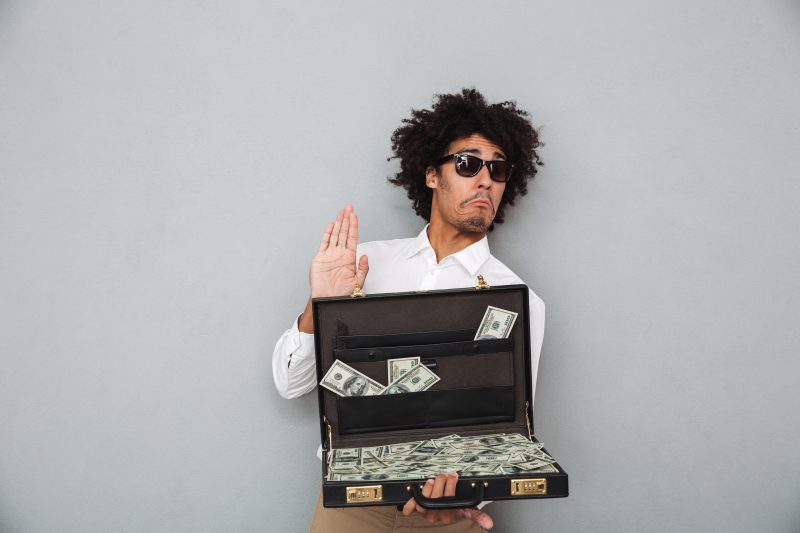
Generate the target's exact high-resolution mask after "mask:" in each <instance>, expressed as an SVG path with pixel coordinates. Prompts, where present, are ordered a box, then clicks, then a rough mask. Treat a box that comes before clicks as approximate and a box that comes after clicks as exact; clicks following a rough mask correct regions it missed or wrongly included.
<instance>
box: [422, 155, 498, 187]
mask: <svg viewBox="0 0 800 533" xmlns="http://www.w3.org/2000/svg"><path fill="white" fill-rule="evenodd" d="M449 159H453V160H454V161H455V163H456V172H457V173H458V175H459V176H463V177H465V178H471V177H473V176H475V175H477V174H478V172H480V171H481V169H482V168H483V167H484V166H486V168H488V169H489V177H490V178H492V180H493V181H496V182H499V183H503V182H505V181H506V180H508V178H509V176H511V172H512V171H513V170H514V165H512V164H511V163H509V162H508V161H504V160H502V159H495V160H494V161H484V160H483V159H481V158H480V157H476V156H474V155H469V154H462V153H455V154H450V155H445V156H442V157H440V158H439V159H437V160H436V161H435V164H436V166H439V165H441V164H442V163H444V162H446V161H447V160H449Z"/></svg>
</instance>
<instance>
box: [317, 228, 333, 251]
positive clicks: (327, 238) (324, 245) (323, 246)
mask: <svg viewBox="0 0 800 533" xmlns="http://www.w3.org/2000/svg"><path fill="white" fill-rule="evenodd" d="M332 231H333V222H328V225H327V226H325V232H324V233H323V234H322V240H321V241H320V242H319V250H318V251H320V252H324V251H325V250H327V249H328V243H330V242H331V232H332Z"/></svg>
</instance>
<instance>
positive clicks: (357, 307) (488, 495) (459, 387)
mask: <svg viewBox="0 0 800 533" xmlns="http://www.w3.org/2000/svg"><path fill="white" fill-rule="evenodd" d="M354 296H360V295H358V294H356V293H354ZM528 298H529V292H528V288H527V287H526V286H525V285H505V286H498V287H491V288H489V287H488V285H486V284H485V283H484V282H483V279H482V278H480V280H479V284H478V287H476V288H475V289H451V290H436V291H427V292H408V293H390V294H373V295H367V296H363V297H335V298H318V299H315V300H314V301H313V313H314V338H315V343H316V362H317V376H319V377H322V376H325V374H326V372H328V370H329V369H330V367H331V365H333V364H334V361H335V360H337V359H338V360H340V361H341V362H343V363H346V364H347V365H349V366H350V367H352V368H354V369H355V370H357V371H359V372H361V373H363V374H364V375H366V376H368V377H369V378H371V379H372V380H374V381H377V382H380V383H383V384H386V382H387V364H388V363H387V362H388V361H389V360H390V359H395V358H408V357H413V356H419V357H420V364H423V365H425V366H426V367H427V368H429V369H430V370H432V371H433V372H434V373H435V374H436V375H437V376H438V377H439V381H438V382H436V383H435V384H434V385H433V386H432V387H430V388H429V389H428V390H424V391H421V392H410V393H406V394H387V395H372V396H339V395H337V394H335V393H333V392H331V391H330V390H328V389H326V388H323V387H319V412H320V415H319V416H320V433H321V439H322V450H323V452H322V453H323V457H322V478H323V484H322V494H323V504H324V506H325V507H351V506H364V505H399V504H404V503H405V502H407V501H408V499H409V498H410V497H411V496H412V495H413V496H414V497H415V498H416V499H417V501H418V502H419V503H420V505H422V506H423V507H426V508H448V507H471V506H475V505H477V504H478V503H480V502H481V501H482V500H484V499H485V500H514V499H524V498H553V497H564V496H567V494H568V486H567V473H566V472H564V470H563V469H562V468H561V466H560V465H559V464H558V463H557V462H555V463H552V464H551V465H549V467H548V468H544V469H540V470H539V471H537V470H532V471H526V470H525V469H519V468H506V469H503V468H499V467H498V468H497V469H496V470H497V471H496V472H491V473H487V472H480V471H478V472H477V474H472V473H471V472H473V471H474V469H472V470H471V469H470V468H466V469H464V470H462V469H460V468H459V480H458V486H457V488H456V495H455V496H454V497H449V498H438V499H432V498H426V497H424V496H423V495H422V493H421V489H422V484H423V483H424V482H425V480H426V479H428V478H429V477H433V476H431V475H425V476H418V477H415V475H414V474H413V469H410V470H408V471H409V472H412V473H411V474H404V475H400V474H399V473H397V471H392V470H389V471H386V472H378V473H373V474H369V475H350V476H347V475H344V476H342V475H338V476H337V475H334V472H333V471H329V468H330V465H331V459H332V458H333V457H334V454H336V453H337V450H339V451H343V450H347V452H346V453H348V454H351V455H355V456H358V457H359V458H360V459H354V460H355V461H364V460H365V459H364V458H366V457H368V458H369V460H370V461H373V464H375V463H374V461H375V460H377V457H376V455H379V454H368V453H366V452H363V457H362V450H365V449H369V450H382V449H387V450H388V449H389V447H390V445H393V444H395V443H407V442H410V441H427V440H428V439H444V440H446V439H448V438H450V437H448V436H453V435H458V436H460V437H478V436H482V435H484V436H488V435H498V434H501V435H513V437H514V438H516V439H517V440H524V442H523V444H526V445H529V446H534V447H535V446H540V445H539V444H538V443H537V441H536V439H535V437H534V436H533V419H532V416H531V407H530V406H531V404H532V398H531V368H530V365H531V355H530V321H529V316H528ZM488 306H493V307H497V308H501V309H503V310H508V311H513V312H515V313H518V316H517V318H516V321H515V322H514V325H513V328H512V329H511V332H510V335H509V337H508V338H500V339H489V340H473V339H474V338H475V336H476V331H477V329H478V327H479V325H480V323H481V317H483V316H484V313H485V311H486V310H487V307H488ZM520 436H522V437H524V439H521V438H520ZM503 438H504V437H500V438H498V439H497V440H502V439H503ZM487 440H490V439H489V438H487ZM428 442H434V441H428ZM399 446H400V445H399ZM542 452H543V453H545V454H547V452H546V450H544V449H542ZM464 453H465V454H469V453H472V451H471V450H466V449H465V450H464ZM474 453H479V452H474ZM484 453H485V452H484ZM377 464H378V465H380V464H381V463H380V462H378V463H377ZM509 471H510V472H513V473H509ZM329 474H330V475H329ZM342 477H344V478H345V480H339V478H342Z"/></svg>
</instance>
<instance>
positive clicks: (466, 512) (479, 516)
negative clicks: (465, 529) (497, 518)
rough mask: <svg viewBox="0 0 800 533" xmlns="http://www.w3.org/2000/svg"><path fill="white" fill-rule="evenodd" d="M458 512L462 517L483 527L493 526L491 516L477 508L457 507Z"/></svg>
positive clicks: (489, 527) (490, 527)
mask: <svg viewBox="0 0 800 533" xmlns="http://www.w3.org/2000/svg"><path fill="white" fill-rule="evenodd" d="M458 513H459V515H461V516H463V517H464V518H469V519H470V520H472V521H473V522H475V523H476V524H478V525H479V526H481V527H482V528H483V529H492V527H493V526H494V520H492V517H491V516H489V515H488V514H487V513H484V512H483V511H479V510H478V509H459V510H458Z"/></svg>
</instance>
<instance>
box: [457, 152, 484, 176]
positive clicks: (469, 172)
mask: <svg viewBox="0 0 800 533" xmlns="http://www.w3.org/2000/svg"><path fill="white" fill-rule="evenodd" d="M482 163H483V161H481V160H480V159H478V158H477V157H472V156H470V155H464V154H459V155H457V156H456V172H458V175H459V176H464V177H465V178H471V177H472V176H474V175H475V174H477V173H478V172H480V170H481V166H482Z"/></svg>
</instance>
